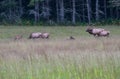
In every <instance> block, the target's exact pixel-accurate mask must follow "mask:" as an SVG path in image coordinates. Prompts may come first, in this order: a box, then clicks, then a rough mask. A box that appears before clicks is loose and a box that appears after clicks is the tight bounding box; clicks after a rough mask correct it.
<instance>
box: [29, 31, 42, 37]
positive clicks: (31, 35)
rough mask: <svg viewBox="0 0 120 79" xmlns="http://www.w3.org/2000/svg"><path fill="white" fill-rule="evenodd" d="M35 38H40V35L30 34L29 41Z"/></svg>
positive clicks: (36, 33)
mask: <svg viewBox="0 0 120 79" xmlns="http://www.w3.org/2000/svg"><path fill="white" fill-rule="evenodd" d="M35 38H42V33H40V32H34V33H31V34H30V36H29V39H35Z"/></svg>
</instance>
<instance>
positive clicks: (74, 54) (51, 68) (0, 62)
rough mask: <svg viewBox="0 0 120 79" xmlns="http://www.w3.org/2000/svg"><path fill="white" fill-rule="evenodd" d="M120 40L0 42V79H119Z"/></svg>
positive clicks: (79, 39)
mask: <svg viewBox="0 0 120 79" xmlns="http://www.w3.org/2000/svg"><path fill="white" fill-rule="evenodd" d="M74 33H75V31H74ZM74 33H73V35H74ZM63 36H64V35H63ZM65 36H66V35H65ZM119 39H120V37H118V36H115V37H114V36H112V37H110V38H94V37H89V36H85V37H84V36H82V37H77V38H76V40H67V39H65V38H63V37H62V36H61V38H60V37H59V39H48V40H42V39H40V40H39V39H38V40H28V39H22V40H16V41H14V40H11V39H7V40H3V39H1V40H0V79H119V78H120V76H119V73H120V40H119Z"/></svg>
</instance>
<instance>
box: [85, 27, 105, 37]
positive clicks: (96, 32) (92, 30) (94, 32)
mask: <svg viewBox="0 0 120 79" xmlns="http://www.w3.org/2000/svg"><path fill="white" fill-rule="evenodd" d="M102 31H104V29H102V28H91V27H89V28H87V29H86V32H88V33H89V34H91V35H94V36H98V35H99V33H100V32H102Z"/></svg>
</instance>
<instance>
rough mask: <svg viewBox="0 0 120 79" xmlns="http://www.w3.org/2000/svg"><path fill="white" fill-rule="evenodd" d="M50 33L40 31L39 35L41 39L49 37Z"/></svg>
mask: <svg viewBox="0 0 120 79" xmlns="http://www.w3.org/2000/svg"><path fill="white" fill-rule="evenodd" d="M49 36H50V34H49V33H42V35H41V37H42V38H43V39H49Z"/></svg>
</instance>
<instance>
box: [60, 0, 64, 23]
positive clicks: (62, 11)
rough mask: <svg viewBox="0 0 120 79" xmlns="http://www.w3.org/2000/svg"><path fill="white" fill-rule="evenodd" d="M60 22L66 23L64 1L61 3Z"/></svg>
mask: <svg viewBox="0 0 120 79" xmlns="http://www.w3.org/2000/svg"><path fill="white" fill-rule="evenodd" d="M60 22H61V23H63V22H64V2H63V0H61V1H60Z"/></svg>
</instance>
